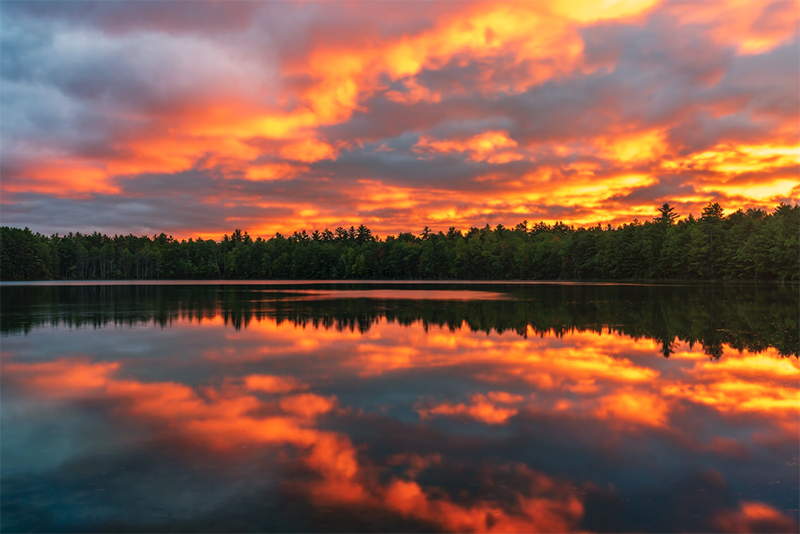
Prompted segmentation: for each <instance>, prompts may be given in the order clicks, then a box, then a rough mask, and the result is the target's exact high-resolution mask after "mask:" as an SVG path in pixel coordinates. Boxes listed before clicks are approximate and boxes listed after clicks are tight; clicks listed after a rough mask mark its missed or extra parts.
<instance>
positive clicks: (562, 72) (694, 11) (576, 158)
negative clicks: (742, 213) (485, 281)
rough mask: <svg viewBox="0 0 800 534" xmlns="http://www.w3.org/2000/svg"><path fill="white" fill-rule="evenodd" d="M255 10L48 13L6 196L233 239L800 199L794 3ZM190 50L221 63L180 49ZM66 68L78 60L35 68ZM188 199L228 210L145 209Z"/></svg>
mask: <svg viewBox="0 0 800 534" xmlns="http://www.w3.org/2000/svg"><path fill="white" fill-rule="evenodd" d="M212 7H213V8H214V9H219V10H221V11H225V10H229V9H230V10H233V9H235V8H234V7H231V6H224V5H220V6H217V5H216V4H215V3H212ZM110 9H111V10H112V11H113V9H115V8H110ZM253 9H254V14H253V16H252V20H248V21H247V22H248V24H252V25H253V31H252V32H242V31H238V30H237V32H236V33H232V34H227V33H225V32H222V33H218V32H216V31H214V32H207V31H204V30H205V29H207V28H203V27H196V28H194V29H193V30H192V31H191V32H189V33H188V34H184V33H182V32H181V31H178V30H175V29H172V28H170V29H164V28H162V27H161V26H160V25H159V24H157V22H158V21H150V20H148V16H147V15H146V14H143V15H142V21H140V23H137V24H140V26H137V25H134V27H132V29H131V31H130V32H127V33H125V32H123V33H124V35H122V34H118V33H117V32H116V31H115V30H114V28H106V27H104V26H103V23H102V22H97V21H94V22H92V23H91V24H89V23H87V24H89V26H91V25H92V24H98V26H97V27H94V26H92V27H91V28H90V30H91V31H90V30H89V29H87V30H86V31H85V32H83V30H81V31H77V30H74V28H72V26H71V24H72V23H71V22H70V21H66V20H64V21H61V22H59V23H58V24H56V23H54V24H55V26H54V27H53V28H51V29H52V30H53V32H54V34H55V35H54V39H56V40H57V42H59V43H66V44H64V46H63V47H61V46H59V47H55V48H54V49H53V50H46V51H40V52H41V54H42V58H41V59H42V61H40V62H37V63H36V64H37V65H39V64H40V63H41V64H42V65H45V64H48V65H49V63H53V64H54V65H55V66H52V68H51V67H47V68H46V67H44V66H42V67H41V68H42V69H44V70H42V71H41V73H39V74H42V76H44V78H43V79H42V80H40V81H38V82H37V84H39V85H41V87H39V86H38V85H37V87H39V89H37V91H38V90H40V89H41V91H45V92H44V93H42V94H46V95H49V96H42V94H39V93H36V94H35V95H34V92H33V89H31V88H28V90H23V88H22V85H20V83H21V82H19V81H18V80H16V79H15V80H16V81H14V80H11V81H9V84H11V85H9V88H10V91H9V94H11V95H12V97H13V98H20V99H23V97H22V96H17V95H16V93H15V91H18V92H20V94H21V95H23V94H30V95H33V96H30V98H32V99H35V102H34V101H33V100H32V101H31V102H34V103H33V104H32V103H31V102H28V101H27V100H26V102H25V105H22V102H21V100H20V105H11V104H10V105H9V106H8V107H9V109H12V108H13V109H15V110H19V112H18V115H19V116H17V115H14V116H13V117H11V116H10V117H11V118H10V119H9V121H8V125H9V127H8V128H6V130H4V154H3V160H4V167H3V180H2V183H0V190H1V191H2V193H3V195H4V200H3V202H4V205H9V206H10V205H15V206H16V207H17V208H19V209H20V210H22V212H23V213H22V214H21V215H19V217H20V218H19V221H17V220H16V219H14V223H15V224H18V225H19V226H21V227H22V226H30V227H31V228H32V229H36V224H35V223H36V221H37V220H39V219H37V217H39V216H41V217H42V219H41V220H42V221H44V215H39V214H42V213H44V212H46V211H48V210H43V209H40V208H37V209H36V210H34V209H33V208H31V207H27V204H25V202H26V200H25V199H26V198H27V197H26V195H38V196H42V197H43V198H46V199H49V200H48V201H53V202H60V203H63V204H64V205H65V206H69V207H71V208H72V209H75V210H79V209H83V208H81V206H88V209H90V210H91V209H93V208H94V207H95V203H96V202H99V200H98V199H106V201H108V202H113V203H114V206H116V205H118V204H121V203H125V202H131V203H133V204H135V205H136V206H135V209H134V211H135V210H136V209H139V208H142V207H144V208H145V209H139V211H136V213H135V215H131V217H132V218H133V219H135V220H134V221H133V222H129V221H128V220H127V219H125V220H123V221H121V222H120V223H119V224H122V225H126V227H125V228H121V229H120V231H123V233H126V232H125V230H127V228H128V227H130V226H131V225H134V226H135V227H137V228H142V227H147V228H149V227H151V226H158V225H159V224H168V225H171V227H164V228H159V229H158V230H159V231H161V230H164V231H165V232H167V233H169V234H172V235H174V236H176V237H178V238H188V237H196V236H198V235H199V236H202V237H205V238H209V237H211V238H220V237H221V236H222V234H224V233H229V232H230V231H231V228H218V227H216V226H217V225H219V224H220V223H219V221H224V222H225V223H226V224H230V225H231V227H237V226H238V227H242V228H244V229H247V230H248V231H249V232H250V233H251V234H252V235H257V234H261V235H263V236H267V235H271V234H274V233H276V232H281V233H283V234H284V235H286V234H290V233H292V232H294V231H295V230H301V229H306V230H309V231H310V230H313V229H322V228H324V227H330V228H335V227H337V226H343V227H349V226H350V225H351V224H355V225H358V224H360V223H364V224H367V225H368V226H370V228H371V229H373V231H375V232H380V234H381V235H384V236H385V235H387V234H397V233H399V232H407V231H415V232H416V231H419V230H420V229H421V228H423V227H424V226H426V225H427V226H430V227H431V228H433V229H434V230H435V231H438V230H445V231H446V230H447V228H449V227H451V226H454V227H457V228H461V229H466V228H469V227H471V226H477V227H480V226H483V225H484V224H485V223H486V222H489V221H491V222H493V223H495V224H496V223H498V222H500V223H502V224H504V225H505V226H507V227H510V226H513V225H515V224H516V223H518V222H520V221H521V220H523V219H526V220H528V221H534V220H536V221H537V222H538V221H543V222H546V223H551V224H552V223H554V222H556V221H565V222H567V223H569V224H574V225H577V226H594V225H596V224H597V223H601V224H604V225H605V224H606V223H610V224H619V223H622V222H630V221H631V220H632V219H634V218H640V219H641V218H644V217H647V218H650V217H652V216H653V211H654V208H655V207H656V206H659V205H661V204H662V203H663V202H670V203H671V204H673V205H674V204H677V205H678V208H679V212H680V213H681V215H684V216H685V215H688V213H689V212H692V213H694V214H695V215H697V214H698V213H699V212H700V210H702V208H703V206H704V205H705V204H706V203H707V202H709V201H710V200H714V201H718V202H720V204H722V205H723V206H724V207H725V208H726V209H727V210H729V212H730V211H732V210H735V209H739V208H741V209H747V208H761V209H772V208H774V207H775V206H776V205H777V204H778V203H779V202H792V201H793V200H795V199H796V198H797V197H798V195H799V194H800V187H798V169H799V168H800V157H798V154H799V152H798V151H799V150H800V148H798V144H797V140H798V135H800V129H799V128H798V124H797V121H796V120H795V118H796V116H797V113H798V111H800V110H798V109H796V108H797V101H796V99H794V98H793V95H796V94H797V92H798V84H797V77H796V76H794V75H793V74H792V73H793V72H794V71H793V70H792V69H793V68H794V65H796V64H797V58H796V57H795V56H794V55H792V53H795V52H792V50H791V47H792V46H793V45H792V43H796V40H797V38H798V34H799V33H800V31H799V30H798V28H800V26H799V25H798V23H799V22H800V6H798V4H797V2H793V1H776V2H757V1H750V0H725V1H720V2H713V3H709V2H703V1H688V2H659V1H657V0H602V1H584V0H558V1H555V0H554V1H546V2H544V1H532V2H484V1H479V2H466V3H452V4H448V5H446V6H437V8H436V9H432V10H430V13H428V14H426V18H425V22H424V24H423V23H421V22H420V21H419V17H418V16H417V15H418V14H417V12H416V7H415V6H414V5H413V4H408V5H395V6H391V9H389V8H388V7H386V6H383V8H379V7H369V8H366V7H363V6H359V5H358V4H352V5H350V4H348V5H346V6H343V7H341V9H337V8H336V7H335V6H333V5H320V4H313V3H312V4H286V5H284V6H280V7H278V6H274V5H272V6H270V5H269V4H265V5H264V6H257V7H254V8H253ZM261 9H264V10H267V11H268V10H275V11H276V14H273V13H260V14H255V12H258V11H259V10H261ZM45 11H46V9H45ZM145 11H146V10H145ZM278 12H280V13H278ZM342 13H344V15H343V14H342ZM11 18H13V17H9V20H11ZM56 18H57V17H56ZM201 19H202V17H201ZM198 20H199V19H198ZM209 20H214V18H213V17H209ZM277 20H280V21H282V22H281V24H285V25H286V28H285V31H283V30H281V31H275V29H274V28H272V27H271V26H269V25H270V24H274V23H275V22H274V21H277ZM264 21H271V22H269V23H266V24H267V26H269V27H267V28H261V27H260V26H259V25H260V24H264V23H265V22H264ZM9 24H12V25H13V24H14V21H13V20H12V21H11V22H9ZM153 25H154V26H155V27H156V28H158V30H154V29H153V28H152V27H151V26H153ZM201 26H202V24H201ZM256 28H258V29H256ZM643 28H651V29H652V31H651V32H650V33H649V34H648V35H650V34H652V35H650V36H649V37H647V38H645V37H644V34H643V33H642V32H643V30H642V29H643ZM76 31H77V33H76ZM81 32H83V33H81ZM78 34H80V38H78V37H77V35H78ZM283 34H285V35H299V36H302V38H301V39H299V40H290V41H289V42H286V41H285V39H284V38H283V37H281V35H283ZM255 35H269V36H272V37H270V38H271V39H272V38H274V42H270V43H269V44H267V43H265V42H262V41H259V40H258V39H255V38H254V36H255ZM251 37H253V38H252V39H251ZM93 39H95V40H97V42H96V43H95V42H94V41H93ZM69 43H72V44H69ZM153 43H156V44H157V45H158V46H157V47H155V48H154V44H153ZM795 48H796V47H795ZM167 49H168V50H171V52H169V53H170V54H173V55H164V58H169V59H164V58H162V53H163V54H167ZM98 50H102V51H103V52H102V53H100V52H97V51H98ZM9 51H10V52H9V53H10V54H12V56H13V54H14V52H13V51H11V48H9ZM90 51H92V52H91V53H90ZM113 51H116V52H113ZM198 51H201V52H202V53H203V57H205V58H206V61H204V62H200V63H198V62H194V61H193V60H190V59H185V61H182V60H179V59H183V58H193V57H196V55H197V53H198ZM134 52H135V53H134ZM634 52H635V53H634ZM71 54H72V55H71ZM106 54H108V55H106ZM115 54H117V55H115ZM11 60H13V61H14V64H15V65H16V64H19V65H20V69H21V70H22V71H24V72H21V73H20V74H19V78H20V79H38V78H36V77H37V76H39V74H34V73H33V70H32V69H33V68H34V67H32V66H27V65H28V63H29V62H27V61H25V60H23V59H21V58H15V57H11ZM17 60H19V61H17ZM117 64H118V65H117ZM62 65H63V67H62ZM165 65H170V66H171V67H169V68H165ZM56 67H57V68H56ZM37 68H39V67H37ZM48 69H49V70H48ZM62 70H63V71H64V72H65V73H72V72H76V73H80V74H79V75H78V74H76V75H75V76H76V78H75V79H73V78H72V75H69V76H68V75H66V74H64V76H61V75H60V74H59V75H55V74H52V75H51V74H47V76H45V74H43V73H45V71H47V73H50V71H52V72H53V73H55V72H61V71H62ZM29 71H30V72H29ZM37 72H38V71H37ZM95 72H101V73H103V74H102V75H98V77H97V79H96V80H95V78H94V74H93V73H95ZM48 76H49V77H48ZM87 80H92V81H91V82H87ZM89 86H91V87H90V88H89ZM55 95H58V96H55ZM12 97H10V98H12ZM48 99H51V100H52V102H51V101H50V100H48ZM15 102H16V101H15ZM6 147H7V148H6ZM187 193H191V195H192V196H194V197H195V198H193V199H192V202H195V203H200V204H202V205H203V209H204V210H206V211H208V213H210V214H214V215H218V217H209V218H208V220H209V221H211V220H213V221H215V222H214V223H213V224H212V223H211V222H209V223H203V222H199V221H198V220H197V219H196V218H193V217H192V216H191V215H190V214H185V213H180V216H178V211H176V212H175V213H173V214H172V215H171V217H170V218H169V219H163V220H162V219H160V218H155V220H154V218H153V216H152V214H153V213H156V212H164V211H165V208H164V206H162V205H161V204H160V203H159V202H161V201H163V202H166V203H169V202H173V201H175V202H177V201H178V200H176V199H183V200H181V201H185V196H186V194H187ZM37 198H38V197H37ZM104 206H105V205H104ZM102 209H106V210H109V212H111V211H113V209H112V208H105V207H102ZM186 211H187V212H189V211H191V210H186ZM15 213H16V212H15ZM15 216H16V215H15ZM137 217H139V218H137ZM29 220H30V223H29ZM47 220H48V221H50V222H46V223H45V222H41V226H42V228H45V227H46V228H47V229H48V230H49V229H50V227H49V226H46V225H47V224H53V223H52V221H51V218H50V219H47ZM85 221H86V217H85V214H84V213H83V212H81V213H80V214H79V215H75V218H73V219H69V220H63V221H62V220H60V219H59V224H61V227H60V228H58V229H57V230H58V231H59V232H61V233H64V232H66V231H85V230H86V229H85V228H78V227H77V226H79V225H82V224H86V222H85ZM69 225H76V227H75V228H73V227H72V226H69ZM67 226H69V227H67ZM115 229H116V228H115ZM109 231H110V232H113V231H114V230H109ZM46 233H50V232H46Z"/></svg>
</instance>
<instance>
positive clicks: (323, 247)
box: [0, 203, 800, 282]
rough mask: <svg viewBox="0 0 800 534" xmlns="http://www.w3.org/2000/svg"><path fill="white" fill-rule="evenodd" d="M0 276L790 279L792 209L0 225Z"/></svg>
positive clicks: (796, 238) (795, 224)
mask: <svg viewBox="0 0 800 534" xmlns="http://www.w3.org/2000/svg"><path fill="white" fill-rule="evenodd" d="M0 280H2V281H33V280H87V281H88V280H121V281H124V280H376V281H386V280H416V281H419V280H443V281H446V280H462V281H469V280H476V281H487V280H496V281H514V280H518V281H525V280H553V281H556V280H572V281H599V280H603V281H650V282H665V281H672V282H677V281H682V282H691V281H745V282H752V281H757V282H764V281H777V282H793V281H798V280H800V205H794V206H790V205H786V204H780V205H779V206H777V207H776V208H775V210H773V212H772V213H768V212H766V211H765V210H761V209H748V210H747V211H743V210H738V211H736V212H733V213H731V214H728V215H725V214H724V210H723V208H722V207H721V206H720V205H719V204H717V203H709V204H708V205H707V206H706V207H705V208H704V209H703V211H702V214H701V216H700V217H698V218H695V217H694V216H693V215H691V214H690V215H689V216H688V217H685V218H681V219H679V215H678V214H677V213H675V209H674V208H673V207H671V206H669V204H664V205H663V206H662V207H661V208H659V209H658V210H657V216H656V217H655V218H653V219H652V220H649V221H645V222H644V223H642V222H639V221H638V220H634V221H633V222H631V223H627V224H623V225H620V226H618V227H616V228H612V227H611V226H610V225H607V226H605V227H603V226H600V225H597V226H595V227H589V228H575V227H574V226H569V225H566V224H564V223H561V222H558V223H556V224H554V225H549V224H545V223H537V224H534V225H533V226H530V225H529V224H528V222H527V221H523V222H521V223H519V224H517V225H516V226H515V227H513V228H506V227H504V226H503V225H497V226H496V227H494V228H492V227H490V226H489V225H488V224H486V225H485V226H484V227H483V228H477V227H472V228H470V229H469V230H468V231H466V232H462V231H460V230H457V229H455V228H450V229H449V230H448V231H447V232H446V233H445V232H441V231H440V232H438V233H434V232H432V231H431V230H430V229H429V228H427V227H425V229H424V230H423V231H422V233H421V234H418V235H415V234H412V233H408V232H406V233H400V234H399V235H397V236H394V235H392V236H388V237H386V238H385V239H382V238H379V237H377V236H374V235H373V234H372V231H371V230H370V229H369V228H367V227H366V226H364V225H363V224H362V225H360V226H358V227H357V228H356V227H354V226H351V227H350V228H349V229H345V228H342V227H339V228H336V229H335V230H334V231H330V230H328V229H325V230H322V231H320V230H313V231H312V232H311V233H310V234H309V233H307V231H306V230H302V231H297V232H294V233H293V234H291V235H289V236H283V235H281V234H276V235H275V236H274V237H271V238H269V239H263V238H261V237H257V238H255V239H254V238H252V237H251V236H250V235H249V234H248V233H247V232H246V231H242V230H240V229H236V230H235V231H234V232H233V233H232V234H231V235H230V236H228V235H225V236H224V238H223V239H222V240H220V241H219V242H217V241H214V240H211V239H208V240H204V239H200V238H198V239H188V240H177V239H175V238H173V237H172V236H168V235H166V234H164V233H161V234H159V235H156V236H153V237H152V238H150V237H147V236H140V237H137V236H134V235H126V236H123V235H115V236H113V237H110V236H107V235H105V234H100V233H98V232H95V233H93V234H81V233H74V234H73V233H69V234H67V235H63V236H61V235H59V234H54V235H51V236H45V235H42V234H39V233H34V232H31V231H30V230H29V229H28V228H25V229H19V228H11V227H7V226H3V227H2V228H0Z"/></svg>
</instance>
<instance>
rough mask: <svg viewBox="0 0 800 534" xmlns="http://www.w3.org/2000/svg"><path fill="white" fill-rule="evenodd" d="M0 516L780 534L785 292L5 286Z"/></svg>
mask: <svg viewBox="0 0 800 534" xmlns="http://www.w3.org/2000/svg"><path fill="white" fill-rule="evenodd" d="M0 303H1V304H2V323H1V324H2V335H3V337H2V355H1V357H2V360H0V363H1V364H2V418H1V419H0V422H1V423H2V429H1V430H2V434H1V435H0V436H1V437H0V445H1V447H0V453H1V455H2V457H1V458H0V459H1V460H2V464H1V467H0V476H1V480H2V488H1V489H2V515H1V516H0V520H1V521H2V524H1V525H0V527H2V530H3V531H5V532H15V531H46V532H64V531H79V532H90V531H103V532H110V531H136V532H141V531H159V532H166V531H213V532H235V531H259V532H266V531H279V532H329V531H359V532H362V531H379V532H382V531H394V532H416V531H421V532H438V531H459V532H461V531H494V532H571V531H582V532H586V531H613V532H621V531H636V532H646V531H649V532H678V531H689V532H797V530H798V509H797V508H798V500H799V499H800V492H799V490H798V433H799V432H800V424H799V423H798V419H799V416H800V413H799V412H800V387H799V386H798V378H799V377H800V365H799V364H798V309H800V298H799V297H798V288H797V286H787V287H780V286H735V287H724V286H711V287H708V286H705V287H704V286H635V285H628V286H623V285H575V284H564V285H557V284H527V285H522V284H517V285H515V284H449V285H448V284H322V283H317V284H252V283H248V284H227V285H220V284H205V285H169V284H161V285H158V284H155V285H154V284H150V285H138V286H130V285H106V286H98V285H94V286H80V285H69V286H66V285H62V286H58V285H54V286H12V285H4V286H2V288H0Z"/></svg>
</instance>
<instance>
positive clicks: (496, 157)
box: [414, 132, 525, 163]
mask: <svg viewBox="0 0 800 534" xmlns="http://www.w3.org/2000/svg"><path fill="white" fill-rule="evenodd" d="M516 148H517V142H516V141H514V140H513V139H509V137H508V134H507V133H506V132H486V133H483V134H480V135H476V136H474V137H471V138H470V139H467V140H465V141H463V142H459V141H432V140H429V139H427V138H426V137H421V138H420V140H419V142H418V143H417V145H416V146H415V147H414V151H415V152H418V153H420V154H425V153H439V154H448V153H453V152H466V153H468V154H469V159H471V160H473V161H486V162H487V163H508V162H510V161H517V160H520V159H523V158H524V157H525V156H523V155H522V154H520V153H519V152H517V151H516Z"/></svg>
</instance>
